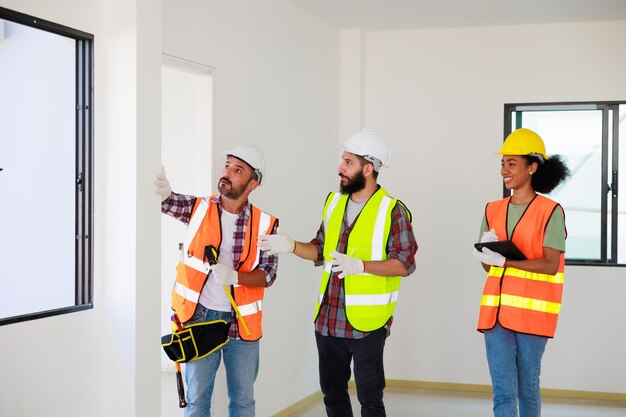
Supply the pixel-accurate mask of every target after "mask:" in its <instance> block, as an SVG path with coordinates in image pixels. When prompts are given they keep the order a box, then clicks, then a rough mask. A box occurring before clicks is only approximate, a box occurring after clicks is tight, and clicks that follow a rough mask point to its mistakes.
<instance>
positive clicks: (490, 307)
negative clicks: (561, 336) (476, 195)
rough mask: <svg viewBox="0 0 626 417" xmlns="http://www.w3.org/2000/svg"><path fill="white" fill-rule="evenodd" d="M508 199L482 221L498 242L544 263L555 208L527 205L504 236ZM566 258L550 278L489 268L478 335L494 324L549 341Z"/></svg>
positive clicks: (540, 200) (539, 202)
mask: <svg viewBox="0 0 626 417" xmlns="http://www.w3.org/2000/svg"><path fill="white" fill-rule="evenodd" d="M509 201H510V197H509V198H506V199H503V200H499V201H495V202H492V203H489V204H488V205H487V209H486V218H487V223H488V226H489V228H490V229H491V228H494V229H495V230H496V234H497V235H498V238H499V239H500V240H505V239H507V237H508V236H509V235H512V240H513V242H515V244H516V245H517V246H518V247H519V248H520V250H521V251H522V252H523V253H524V254H525V255H526V257H527V258H528V259H537V258H541V257H543V242H544V237H545V236H544V234H545V228H546V226H547V224H548V221H549V220H550V217H551V216H552V213H553V212H554V210H558V209H561V208H560V206H559V205H558V204H557V203H556V202H554V201H552V200H550V199H548V198H546V197H543V196H540V195H537V196H536V197H535V198H534V199H533V201H531V203H530V204H529V206H528V208H527V209H526V211H525V212H524V214H523V215H522V217H521V218H520V220H519V222H518V224H517V225H516V226H515V229H514V230H513V231H512V232H511V233H507V229H506V222H507V219H506V217H507V210H508V204H509ZM564 269H565V255H564V254H563V253H561V258H560V261H559V267H558V271H557V273H556V274H554V275H549V274H541V273H536V272H530V271H525V270H522V269H518V268H511V267H507V268H502V267H497V266H492V267H491V268H490V269H489V273H488V276H487V281H486V283H485V287H484V290H483V296H482V298H481V303H480V314H479V318H478V330H481V331H484V330H489V329H491V328H493V326H495V324H496V322H499V323H500V324H501V325H502V326H503V327H505V328H507V329H510V330H514V331H517V332H521V333H527V334H534V335H539V336H546V337H553V336H554V333H555V331H556V324H557V321H558V315H559V312H560V310H561V298H562V294H563V280H564Z"/></svg>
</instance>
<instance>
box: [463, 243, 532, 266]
mask: <svg viewBox="0 0 626 417" xmlns="http://www.w3.org/2000/svg"><path fill="white" fill-rule="evenodd" d="M474 246H475V247H476V249H478V250H479V251H481V252H482V250H483V248H489V249H491V250H492V251H494V252H498V253H499V254H500V255H502V256H504V257H505V258H507V259H510V260H512V261H523V260H524V259H526V256H524V254H523V253H522V251H521V250H519V248H518V247H517V246H515V243H513V241H511V240H497V241H495V242H482V243H474Z"/></svg>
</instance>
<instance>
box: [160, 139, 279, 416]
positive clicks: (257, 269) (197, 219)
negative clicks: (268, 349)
mask: <svg viewBox="0 0 626 417" xmlns="http://www.w3.org/2000/svg"><path fill="white" fill-rule="evenodd" d="M224 154H225V156H226V162H225V164H224V168H223V169H222V174H221V175H220V179H219V181H218V184H217V188H218V191H219V194H217V195H214V196H211V197H193V196H189V195H182V194H177V193H174V192H172V188H171V186H170V184H169V181H168V180H167V177H166V176H165V170H164V169H163V168H162V169H161V172H160V173H159V174H158V175H157V179H156V182H155V192H156V193H157V194H160V195H161V201H162V203H161V211H162V212H163V213H164V214H167V215H169V216H172V217H174V218H175V219H177V220H180V221H181V222H183V223H185V224H187V225H188V230H187V238H186V239H185V243H184V248H183V251H182V253H181V263H180V264H179V266H178V268H177V271H178V275H177V277H176V283H175V284H174V289H173V290H172V309H173V310H175V311H176V314H177V315H178V317H179V318H180V320H181V321H182V322H183V323H184V324H189V323H194V324H195V323H202V322H210V321H214V320H224V321H226V322H227V323H230V331H229V340H228V343H225V344H224V345H223V346H222V347H221V348H220V349H219V350H217V351H215V352H213V353H211V354H210V355H208V356H206V357H204V358H202V359H198V360H195V361H192V362H188V363H187V364H186V366H185V379H186V382H187V407H186V408H185V417H192V416H194V417H195V416H203V417H204V416H210V415H211V395H212V392H213V386H214V382H215V374H216V372H217V369H218V367H219V365H220V361H221V358H222V356H223V358H224V366H225V368H226V379H227V385H228V397H229V400H230V404H229V406H228V409H229V416H231V417H253V416H254V414H255V402H254V391H253V385H254V381H255V380H256V377H257V374H258V369H259V339H260V338H261V335H262V330H261V318H262V313H263V311H262V308H263V294H264V289H265V288H266V287H269V286H270V285H272V284H273V283H274V280H275V279H276V270H277V268H278V257H276V256H273V255H271V254H268V253H264V252H261V251H260V250H259V248H258V246H257V241H258V236H259V235H267V234H272V233H275V229H276V227H277V224H278V219H277V218H276V217H274V216H271V215H269V214H267V213H265V212H263V211H261V210H260V209H258V208H257V207H255V206H253V205H252V204H250V202H249V201H248V196H249V195H250V193H251V192H252V191H253V190H254V189H255V188H256V187H258V186H259V185H260V184H261V181H262V180H263V175H264V174H265V158H264V157H263V154H262V153H261V152H260V151H259V149H258V148H257V147H255V146H253V145H239V146H236V147H235V148H233V149H232V150H230V151H228V152H225V153H224ZM210 246H213V247H215V248H216V249H219V250H218V251H217V253H218V259H217V264H215V265H210V264H209V263H208V262H207V248H208V247H210ZM209 255H210V254H209ZM229 291H230V295H229V294H228V292H229ZM235 308H236V310H235Z"/></svg>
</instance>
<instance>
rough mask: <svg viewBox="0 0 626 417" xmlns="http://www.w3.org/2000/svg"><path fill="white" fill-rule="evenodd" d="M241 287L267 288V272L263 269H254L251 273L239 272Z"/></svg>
mask: <svg viewBox="0 0 626 417" xmlns="http://www.w3.org/2000/svg"><path fill="white" fill-rule="evenodd" d="M238 280H239V285H245V286H248V287H266V286H267V278H266V275H265V272H264V271H262V270H261V269H258V268H257V269H253V270H252V271H250V272H242V271H239V272H238Z"/></svg>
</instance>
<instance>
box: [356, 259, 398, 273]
mask: <svg viewBox="0 0 626 417" xmlns="http://www.w3.org/2000/svg"><path fill="white" fill-rule="evenodd" d="M363 266H364V269H363V270H364V272H367V273H368V274H373V275H380V276H383V277H393V276H401V277H406V276H407V275H409V272H408V271H407V269H406V267H405V266H404V264H403V263H402V262H400V261H399V260H397V259H387V260H386V261H363Z"/></svg>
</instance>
